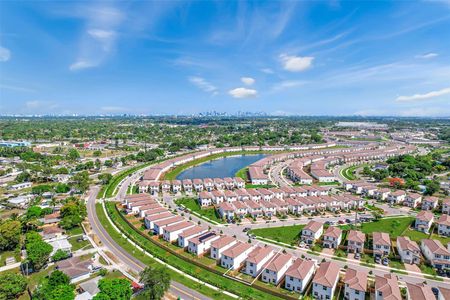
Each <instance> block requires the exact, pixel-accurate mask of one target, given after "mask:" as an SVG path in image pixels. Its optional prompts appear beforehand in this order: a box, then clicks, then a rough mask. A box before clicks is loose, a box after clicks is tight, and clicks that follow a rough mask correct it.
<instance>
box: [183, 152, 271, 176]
mask: <svg viewBox="0 0 450 300" xmlns="http://www.w3.org/2000/svg"><path fill="white" fill-rule="evenodd" d="M264 157H266V155H265V154H252V155H237V156H228V157H222V158H218V159H215V160H210V161H207V162H205V163H203V164H200V165H197V166H193V167H192V168H189V169H186V170H184V171H183V172H181V173H180V174H178V176H177V179H179V180H183V179H195V178H200V179H203V178H225V177H234V175H235V174H236V172H237V171H239V170H240V169H242V168H244V167H246V166H248V165H251V164H252V163H254V162H255V161H258V160H260V159H262V158H264Z"/></svg>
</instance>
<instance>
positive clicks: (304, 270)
mask: <svg viewBox="0 0 450 300" xmlns="http://www.w3.org/2000/svg"><path fill="white" fill-rule="evenodd" d="M314 270H315V264H314V262H313V261H312V260H306V259H301V258H297V259H296V260H295V261H294V263H293V264H292V265H291V266H290V267H289V269H288V270H287V271H286V278H285V282H284V287H285V288H286V289H288V290H290V291H295V292H299V293H303V291H304V290H305V288H306V286H307V285H308V283H309V282H310V280H311V278H312V276H313V274H314Z"/></svg>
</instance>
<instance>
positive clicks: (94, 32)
mask: <svg viewBox="0 0 450 300" xmlns="http://www.w3.org/2000/svg"><path fill="white" fill-rule="evenodd" d="M88 34H89V35H90V36H92V37H93V38H96V39H99V40H107V39H111V38H114V37H115V36H116V32H115V31H113V30H103V29H90V30H88Z"/></svg>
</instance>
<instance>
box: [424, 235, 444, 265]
mask: <svg viewBox="0 0 450 300" xmlns="http://www.w3.org/2000/svg"><path fill="white" fill-rule="evenodd" d="M420 249H422V253H423V255H424V256H425V258H426V259H427V260H428V261H429V262H430V264H431V265H432V266H433V267H435V268H437V269H444V268H450V252H449V251H448V249H447V248H445V247H444V246H443V245H442V243H441V242H440V241H438V240H431V239H423V240H422V242H421V245H420Z"/></svg>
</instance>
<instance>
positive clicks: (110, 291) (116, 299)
mask: <svg viewBox="0 0 450 300" xmlns="http://www.w3.org/2000/svg"><path fill="white" fill-rule="evenodd" d="M98 288H99V289H100V292H99V293H98V294H97V295H95V297H94V298H93V300H106V299H109V300H128V299H131V295H132V290H131V283H130V282H129V281H128V280H127V279H124V278H114V279H109V278H103V279H101V280H100V281H99V283H98Z"/></svg>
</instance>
